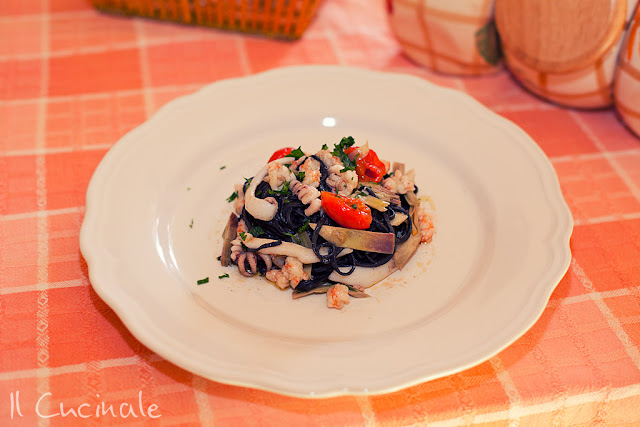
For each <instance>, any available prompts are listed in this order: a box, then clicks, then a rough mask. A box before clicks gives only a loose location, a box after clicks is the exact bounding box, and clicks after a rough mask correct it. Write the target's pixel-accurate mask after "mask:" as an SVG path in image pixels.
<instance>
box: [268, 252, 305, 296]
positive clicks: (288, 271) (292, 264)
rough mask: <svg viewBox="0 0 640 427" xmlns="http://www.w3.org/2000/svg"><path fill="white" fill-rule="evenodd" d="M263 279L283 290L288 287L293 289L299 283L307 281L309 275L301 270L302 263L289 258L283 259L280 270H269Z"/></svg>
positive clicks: (296, 259)
mask: <svg viewBox="0 0 640 427" xmlns="http://www.w3.org/2000/svg"><path fill="white" fill-rule="evenodd" d="M265 277H266V278H267V280H269V281H270V282H274V283H275V284H276V286H278V287H279V288H280V289H285V288H287V287H288V286H291V287H292V288H293V289H295V288H296V286H298V283H300V281H302V280H308V279H309V275H308V274H307V273H305V271H304V269H303V265H302V262H300V260H299V259H298V258H294V257H290V256H288V257H287V258H286V259H285V261H284V266H282V268H281V269H280V270H276V269H273V270H269V271H267V274H266V275H265Z"/></svg>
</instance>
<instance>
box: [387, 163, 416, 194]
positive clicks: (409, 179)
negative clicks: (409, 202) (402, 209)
mask: <svg viewBox="0 0 640 427" xmlns="http://www.w3.org/2000/svg"><path fill="white" fill-rule="evenodd" d="M415 174H416V173H415V170H413V169H411V170H410V171H409V172H407V173H406V174H403V173H402V171H400V170H395V171H394V172H393V174H392V175H391V176H390V177H389V178H387V179H385V180H384V181H382V186H383V187H384V188H386V189H387V190H390V191H393V192H394V193H396V194H407V193H408V192H410V191H415V189H416V187H415V184H414V180H415Z"/></svg>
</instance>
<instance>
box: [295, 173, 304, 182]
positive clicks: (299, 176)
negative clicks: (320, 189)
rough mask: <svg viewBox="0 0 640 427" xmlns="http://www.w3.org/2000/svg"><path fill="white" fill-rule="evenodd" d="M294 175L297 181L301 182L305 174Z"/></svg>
mask: <svg viewBox="0 0 640 427" xmlns="http://www.w3.org/2000/svg"><path fill="white" fill-rule="evenodd" d="M295 175H296V178H297V179H298V181H300V182H302V180H303V179H304V176H305V173H304V172H298V173H296V174H295Z"/></svg>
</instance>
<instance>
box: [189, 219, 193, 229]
mask: <svg viewBox="0 0 640 427" xmlns="http://www.w3.org/2000/svg"><path fill="white" fill-rule="evenodd" d="M189 228H193V218H191V224H189Z"/></svg>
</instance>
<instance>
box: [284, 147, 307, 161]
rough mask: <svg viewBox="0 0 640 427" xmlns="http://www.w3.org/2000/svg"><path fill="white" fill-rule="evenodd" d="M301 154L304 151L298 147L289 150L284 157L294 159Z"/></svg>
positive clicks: (302, 154)
mask: <svg viewBox="0 0 640 427" xmlns="http://www.w3.org/2000/svg"><path fill="white" fill-rule="evenodd" d="M302 156H304V151H302V149H301V148H300V147H298V148H296V149H295V150H293V151H291V152H290V153H289V154H287V155H286V156H285V157H293V158H294V159H296V160H298V159H299V158H300V157H302Z"/></svg>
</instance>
